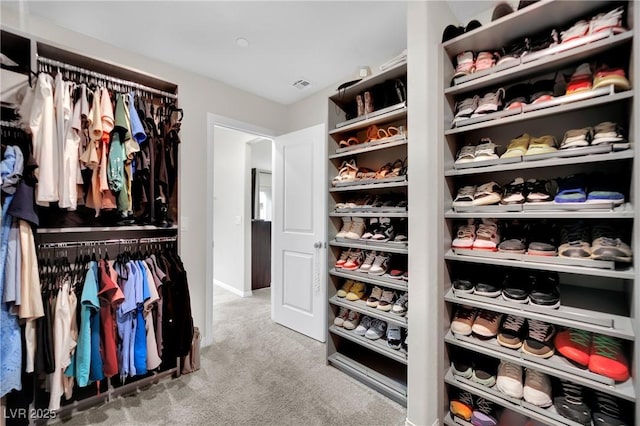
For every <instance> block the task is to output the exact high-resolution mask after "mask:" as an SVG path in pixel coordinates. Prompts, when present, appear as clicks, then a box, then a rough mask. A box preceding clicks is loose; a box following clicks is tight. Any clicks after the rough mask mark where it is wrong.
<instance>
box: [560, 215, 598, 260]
mask: <svg viewBox="0 0 640 426" xmlns="http://www.w3.org/2000/svg"><path fill="white" fill-rule="evenodd" d="M591 241H592V240H591V233H590V232H589V229H588V228H587V226H586V225H585V223H584V222H582V221H578V222H575V223H572V224H569V225H565V226H563V227H562V230H561V232H560V247H558V254H559V255H560V256H562V257H577V258H583V259H585V258H588V257H591Z"/></svg>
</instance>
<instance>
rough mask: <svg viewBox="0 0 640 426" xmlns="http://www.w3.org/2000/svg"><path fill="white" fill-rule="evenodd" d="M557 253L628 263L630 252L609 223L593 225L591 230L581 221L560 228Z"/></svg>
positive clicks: (630, 256)
mask: <svg viewBox="0 0 640 426" xmlns="http://www.w3.org/2000/svg"><path fill="white" fill-rule="evenodd" d="M558 254H559V255H560V256H562V257H573V258H582V259H594V260H608V261H615V262H625V263H630V262H631V259H632V252H631V248H630V247H629V245H628V244H627V243H625V242H623V241H622V240H621V238H620V234H619V232H618V230H616V229H615V228H613V227H612V226H609V225H595V226H594V227H593V228H592V229H591V230H590V229H589V228H588V227H587V226H586V224H585V223H584V222H582V221H578V222H576V223H573V224H570V225H566V226H565V227H563V228H562V231H561V237H560V247H559V248H558Z"/></svg>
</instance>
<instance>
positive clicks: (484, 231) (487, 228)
mask: <svg viewBox="0 0 640 426" xmlns="http://www.w3.org/2000/svg"><path fill="white" fill-rule="evenodd" d="M482 222H483V223H481V224H480V225H479V226H478V232H476V239H475V240H474V241H473V250H486V251H498V244H499V243H500V230H499V229H498V224H497V223H496V222H493V221H491V220H489V219H482Z"/></svg>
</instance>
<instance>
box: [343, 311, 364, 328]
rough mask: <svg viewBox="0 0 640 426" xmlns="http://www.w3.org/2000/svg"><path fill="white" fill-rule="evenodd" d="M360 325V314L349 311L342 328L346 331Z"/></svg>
mask: <svg viewBox="0 0 640 426" xmlns="http://www.w3.org/2000/svg"><path fill="white" fill-rule="evenodd" d="M359 323H360V312H356V311H349V316H347V319H345V320H344V322H343V323H342V326H343V327H344V328H346V329H347V330H353V329H354V328H356V327H357V326H358V324H359Z"/></svg>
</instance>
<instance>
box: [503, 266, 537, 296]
mask: <svg viewBox="0 0 640 426" xmlns="http://www.w3.org/2000/svg"><path fill="white" fill-rule="evenodd" d="M531 281H532V278H530V277H529V275H528V274H527V273H526V272H525V271H517V270H514V271H510V272H509V273H508V274H507V276H506V277H505V279H504V283H503V285H502V298H503V299H504V300H506V301H508V302H512V303H522V304H525V303H529V293H530V292H531Z"/></svg>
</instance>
